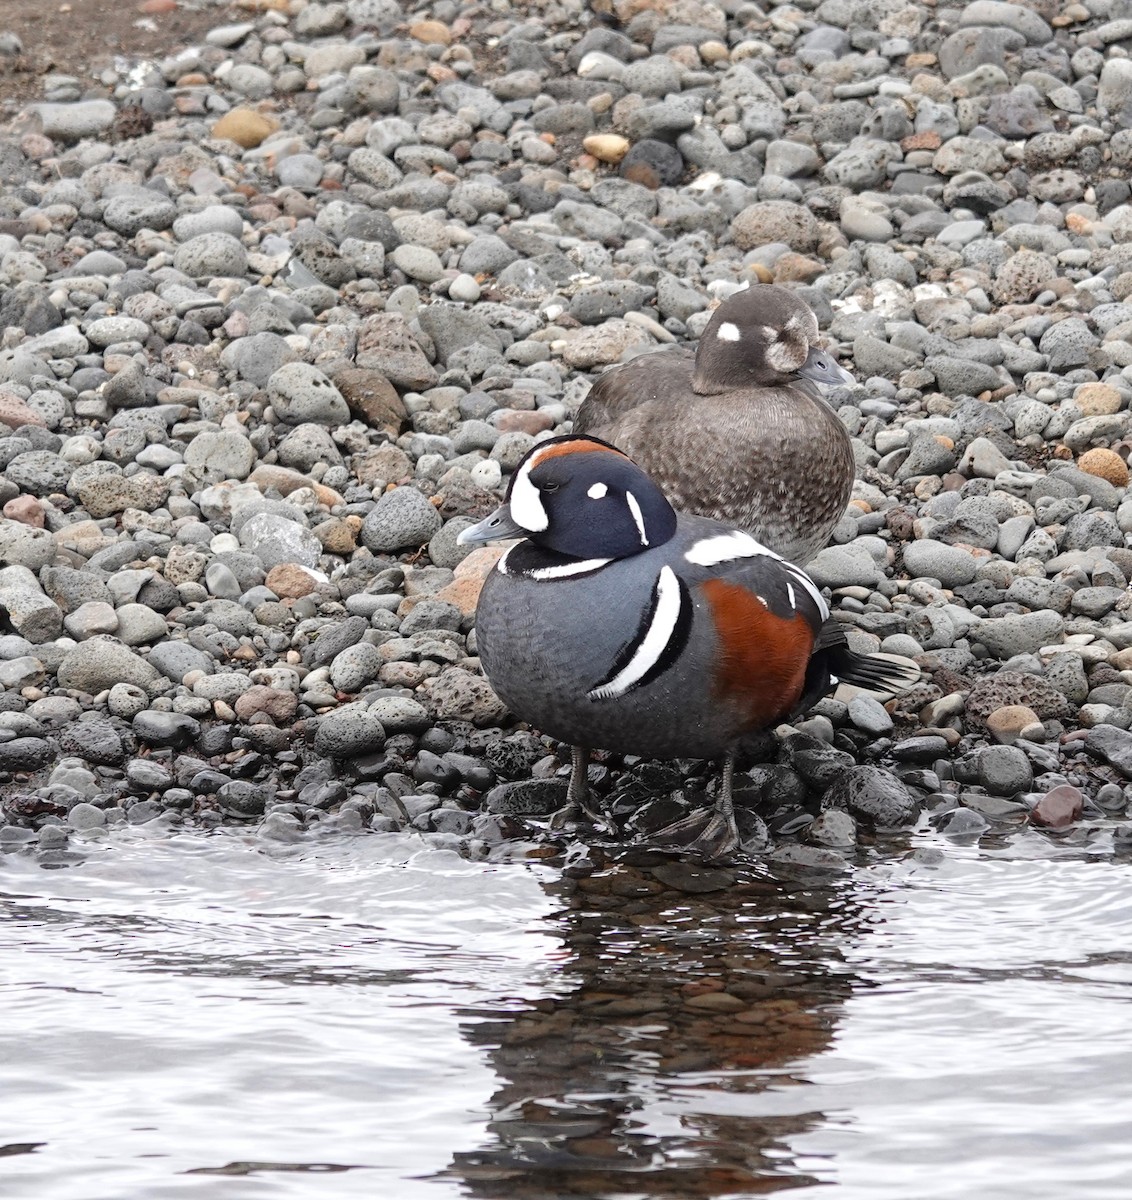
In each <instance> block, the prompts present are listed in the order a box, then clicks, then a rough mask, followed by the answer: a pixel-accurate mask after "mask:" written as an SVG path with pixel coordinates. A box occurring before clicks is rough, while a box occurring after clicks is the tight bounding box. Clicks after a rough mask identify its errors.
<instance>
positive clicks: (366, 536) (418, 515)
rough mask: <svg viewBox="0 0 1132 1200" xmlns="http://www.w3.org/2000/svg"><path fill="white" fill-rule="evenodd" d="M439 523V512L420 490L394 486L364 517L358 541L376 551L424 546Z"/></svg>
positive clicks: (439, 525) (436, 529) (380, 552)
mask: <svg viewBox="0 0 1132 1200" xmlns="http://www.w3.org/2000/svg"><path fill="white" fill-rule="evenodd" d="M441 523H442V522H441V517H440V513H438V512H437V511H436V508H435V507H434V506H433V505H432V504H431V503H430V502H429V499H428V497H427V496H425V495H424V493H423V492H419V491H417V489H416V488H414V487H399V488H394V489H393V491H391V492H386V493H385V494H384V495H383V496H382V497H381V498H380V499H379V500H378V501H377V503H376V504H375V505H374V506H373V508H372V509H371V510H370V512H369V513H368V515H367V516H366V519H365V521H364V523H363V524H362V531H361V543H362V545H363V546H365V547H366V548H367V549H369V550H373V551H375V552H376V553H379V554H388V553H390V552H392V551H394V550H403V549H408V548H410V547H417V546H423V545H425V544H426V543H427V542H429V541H430V540H431V539H432V538H433V536H434V535H435V534H436V533H437V532H439V530H440V527H441Z"/></svg>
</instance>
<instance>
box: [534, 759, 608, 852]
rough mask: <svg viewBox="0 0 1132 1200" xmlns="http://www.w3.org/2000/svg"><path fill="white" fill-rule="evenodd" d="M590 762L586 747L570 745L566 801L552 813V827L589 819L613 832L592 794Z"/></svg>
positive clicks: (606, 831) (564, 826) (597, 825)
mask: <svg viewBox="0 0 1132 1200" xmlns="http://www.w3.org/2000/svg"><path fill="white" fill-rule="evenodd" d="M589 763H590V754H589V751H588V750H586V749H585V747H583V746H571V747H570V782H569V784H568V785H567V788H566V803H565V804H564V805H563V806H562V807H561V808H560V809H558V811H557V812H555V813H552V814H551V817H550V827H551V829H565V828H567V827H568V826H570V825H574V824H576V823H577V822H579V821H588V822H589V823H590V824H592V825H594V826H596V827H597V828H598V829H599V830H601V831H602V832H603V833H612V832H613V829H612V826H611V823H610V820H609V818H608V817H607V816H606V815H605V813H603V812H602V811H601V809H600V808H599V807H598V806H597V804H596V803H595V802H594V799H593V797H592V796H591V795H590V789H589V785H588V782H587V779H586V774H587V771H588V768H589Z"/></svg>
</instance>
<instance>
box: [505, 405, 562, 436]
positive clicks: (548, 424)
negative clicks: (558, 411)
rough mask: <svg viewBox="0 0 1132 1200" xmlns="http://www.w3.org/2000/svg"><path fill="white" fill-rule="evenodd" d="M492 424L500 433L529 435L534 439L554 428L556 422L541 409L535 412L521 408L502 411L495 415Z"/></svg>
mask: <svg viewBox="0 0 1132 1200" xmlns="http://www.w3.org/2000/svg"><path fill="white" fill-rule="evenodd" d="M492 424H493V425H494V426H495V428H496V429H498V430H499V432H500V433H529V434H530V435H531V436H532V437H534V435H535V434H536V433H542V431H543V430H544V429H553V428H554V422H553V421H552V420H551V419H550V417H549V416H548V415H547V414H546V413H545V412H542V411H540V410H539V409H535V410H534V411H533V412H526V411H524V410H523V409H521V408H508V409H502V410H500V411H499V412H498V413H495V414H494V416H493V418H492Z"/></svg>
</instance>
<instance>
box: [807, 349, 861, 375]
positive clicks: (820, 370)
mask: <svg viewBox="0 0 1132 1200" xmlns="http://www.w3.org/2000/svg"><path fill="white" fill-rule="evenodd" d="M798 374H799V375H801V376H802V378H803V379H810V380H812V381H813V382H814V383H829V384H838V383H852V382H853V376H852V375H850V374H849V372H848V371H846V370H845V368H844V367H842V366H841V365H839V363H838V362H837V360H836V359H835V358H834V357H833V355H832V354H830V353H829V351H828V350H819V349H818V348H817V347H816V346H815V347H814V348H813V349H812V350H811V351H810V353H809V355H808V357H807V358H806V361H805V362H804V363H803V364H802V365H801V366H800V367H799V368H798Z"/></svg>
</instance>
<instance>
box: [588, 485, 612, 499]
mask: <svg viewBox="0 0 1132 1200" xmlns="http://www.w3.org/2000/svg"><path fill="white" fill-rule="evenodd" d="M608 491H609V488H608V487H607V486H606V485H605V484H604V483H591V484H590V487H589V491H587V492H586V495H587V496H589V498H590V499H591V500H600V499H602V497H604V496H605V495H606V493H607V492H608Z"/></svg>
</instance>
